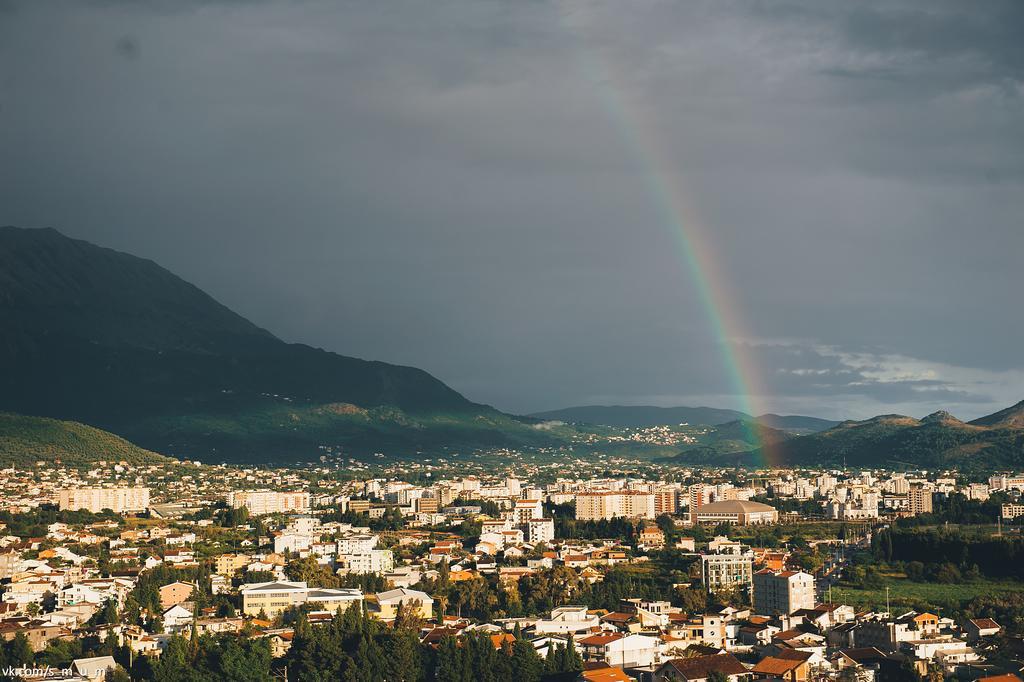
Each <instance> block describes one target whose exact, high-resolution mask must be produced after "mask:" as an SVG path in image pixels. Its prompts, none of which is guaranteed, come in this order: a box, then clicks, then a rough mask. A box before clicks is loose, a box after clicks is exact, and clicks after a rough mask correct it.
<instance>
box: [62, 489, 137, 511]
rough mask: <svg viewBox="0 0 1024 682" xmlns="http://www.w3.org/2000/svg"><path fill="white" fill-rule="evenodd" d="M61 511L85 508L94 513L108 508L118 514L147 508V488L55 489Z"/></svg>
mask: <svg viewBox="0 0 1024 682" xmlns="http://www.w3.org/2000/svg"><path fill="white" fill-rule="evenodd" d="M57 506H58V507H59V508H60V510H61V511H68V510H70V511H75V510H78V509H85V510H87V511H91V512H93V513H94V514H95V513H98V512H101V511H103V510H104V509H110V510H111V511H114V512H116V513H118V514H123V513H125V512H140V511H145V510H146V509H148V508H149V488H144V487H134V488H65V489H63V490H58V491H57Z"/></svg>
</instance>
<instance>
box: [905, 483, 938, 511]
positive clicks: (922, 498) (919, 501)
mask: <svg viewBox="0 0 1024 682" xmlns="http://www.w3.org/2000/svg"><path fill="white" fill-rule="evenodd" d="M907 510H908V511H909V512H910V514H911V516H917V515H918V514H930V513H931V512H932V491H931V488H926V487H925V486H921V485H912V486H910V490H909V492H908V493H907Z"/></svg>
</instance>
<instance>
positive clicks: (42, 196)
mask: <svg viewBox="0 0 1024 682" xmlns="http://www.w3.org/2000/svg"><path fill="white" fill-rule="evenodd" d="M4 7H6V8H7V9H9V10H11V11H9V12H7V13H6V14H5V15H4V16H5V21H3V22H0V120H2V122H3V125H0V148H2V149H3V150H4V160H5V163H4V164H3V165H0V224H6V223H11V224H19V225H25V226H53V227H57V228H58V229H60V230H62V231H63V232H65V233H67V234H69V235H71V236H75V237H80V238H85V239H89V240H92V241H95V242H97V243H101V244H103V245H106V246H111V247H114V248H118V249H121V250H126V251H129V252H132V253H135V254H138V255H140V256H144V257H148V258H152V259H154V260H156V261H158V262H159V263H161V264H162V265H164V266H166V267H168V268H169V269H171V270H172V271H174V272H176V273H178V274H180V275H182V276H184V277H185V278H187V279H189V280H190V281H193V282H194V283H196V284H197V285H199V286H200V287H202V288H203V289H204V290H207V291H208V292H210V293H211V294H212V295H214V296H215V297H217V298H218V299H219V300H221V301H223V302H225V303H226V304H228V305H229V306H231V307H232V308H234V309H236V310H238V311H239V312H241V313H242V314H244V315H246V316H247V317H249V318H251V319H252V320H253V321H254V322H256V323H258V324H260V325H261V326H264V327H267V328H268V329H270V330H271V331H273V332H274V333H275V334H277V335H279V336H281V337H282V338H285V339H288V340H294V341H303V342H306V343H312V344H315V345H318V346H322V347H325V348H328V349H331V350H335V351H338V352H342V353H346V354H350V355H355V356H359V357H368V358H375V359H380V360H385V361H391V362H399V363H402V364H410V365H415V366H419V367H423V368H425V369H427V370H429V371H431V372H433V373H435V374H436V375H438V376H439V377H440V378H441V379H443V380H445V381H447V382H449V383H450V384H452V385H453V386H454V387H455V388H457V389H459V390H461V391H464V392H465V393H467V394H468V395H469V396H470V397H472V398H474V399H477V400H480V401H484V402H488V403H492V404H495V405H497V406H498V407H502V408H505V409H509V410H516V411H522V412H529V411H535V410H540V409H546V408H554V407H561V406H565V405H569V404H574V403H584V402H600V400H598V398H601V397H607V398H608V399H609V401H614V402H634V403H635V402H638V401H643V400H656V401H657V402H658V403H659V404H670V403H672V402H676V403H677V404H679V402H682V403H692V402H702V403H703V404H711V405H721V406H731V407H737V406H739V405H741V404H742V402H743V401H742V396H739V395H737V389H736V388H735V386H734V385H733V382H732V380H731V379H730V372H729V353H728V348H726V347H725V346H724V345H723V341H722V339H721V338H719V337H718V334H717V332H716V330H715V326H714V323H713V320H711V319H709V317H708V314H707V312H706V311H705V309H704V307H703V303H702V294H701V292H700V291H699V287H698V286H697V284H696V283H695V281H694V273H693V272H692V269H691V265H690V263H689V262H688V260H687V258H686V256H685V254H683V253H682V252H680V250H679V247H678V240H679V236H678V235H677V234H676V232H677V231H678V229H679V228H678V227H677V226H678V225H682V227H683V229H686V230H691V229H693V226H692V225H691V224H690V223H691V222H699V227H700V228H701V229H700V231H701V233H702V234H703V235H704V238H705V239H706V241H707V243H708V245H709V246H710V249H709V250H710V251H711V252H714V253H715V254H717V255H716V257H715V258H714V260H713V261H712V262H707V263H703V264H702V265H703V269H704V272H705V273H707V274H708V275H710V276H711V277H712V279H713V280H714V281H716V282H717V281H722V282H726V283H727V284H728V288H730V289H732V290H734V291H735V297H734V300H728V301H726V302H725V303H724V304H722V305H723V308H724V309H723V310H720V311H717V312H719V313H721V314H725V315H726V316H727V317H730V318H733V319H738V320H740V321H741V323H742V326H743V328H744V329H743V332H744V334H745V335H746V336H748V337H749V338H751V339H755V340H758V339H796V340H797V341H796V342H794V343H793V344H791V345H788V346H787V345H778V344H776V345H775V346H772V345H765V344H763V343H762V342H760V341H757V343H758V344H761V345H759V346H758V347H757V348H755V349H754V350H753V351H751V352H753V353H755V354H756V355H757V356H758V358H759V360H758V363H757V364H758V366H760V367H764V368H768V369H769V370H771V371H769V372H768V375H769V376H768V377H767V378H766V379H765V383H766V385H768V386H769V387H770V393H771V394H770V395H765V396H758V397H759V399H761V401H762V402H764V403H767V404H770V405H771V406H772V407H773V409H774V410H775V411H785V410H789V411H802V412H812V413H822V414H824V413H828V416H845V415H857V416H869V415H868V414H867V413H869V412H870V411H872V410H876V409H882V410H886V411H888V410H898V411H907V412H911V413H914V414H922V413H924V412H927V411H931V408H932V407H933V406H935V405H937V404H938V403H940V402H943V401H949V404H947V405H943V406H944V407H951V406H962V409H963V411H964V413H965V414H966V413H968V412H971V411H972V410H980V409H987V405H988V403H986V402H984V400H990V401H992V402H995V401H1000V400H1007V401H1008V402H1016V400H1017V399H1019V396H1017V397H1014V398H1013V400H1012V401H1011V400H1009V398H1010V393H1012V390H1011V389H1012V387H1013V386H1012V385H1013V382H1014V381H1017V382H1018V383H1017V385H1018V386H1019V385H1024V384H1021V383H1020V382H1019V378H1020V374H1019V372H1020V371H1021V369H1022V364H1021V359H1020V348H1019V346H1020V339H1021V338H1024V316H1021V315H1015V314H1014V311H1016V310H1017V309H1019V292H1020V291H1021V289H1022V288H1024V279H1022V277H1024V276H1022V270H1021V267H1020V262H1019V261H1020V254H1021V253H1024V231H1022V230H1021V229H1020V216H1021V215H1022V214H1024V124H1022V121H1024V98H1022V97H1021V94H1022V92H1021V78H1020V69H1021V64H1022V57H1021V50H1022V47H1021V42H1020V41H1019V40H1016V37H1017V35H1016V34H1017V33H1019V30H1018V28H1017V27H1019V26H1020V25H1021V22H1020V11H1021V4H1020V3H1017V2H1005V3H1004V2H995V1H992V2H986V3H984V8H985V9H984V10H981V9H978V8H977V7H975V6H974V5H971V6H966V5H963V4H962V3H955V2H932V1H929V0H922V1H920V2H912V1H910V0H899V1H896V2H867V3H856V4H851V3H847V2H841V1H838V0H837V1H824V0H804V1H799V2H798V1H791V2H785V3H778V2H772V3H760V2H757V3H750V2H739V1H735V2H734V1H730V0H721V1H720V0H714V1H707V2H687V3H678V2H671V1H669V0H656V1H654V2H649V3H643V4H641V5H630V6H629V7H628V9H627V8H626V7H625V6H624V5H623V4H622V3H619V2H613V1H609V0H605V1H601V0H598V1H596V2H593V1H587V2H578V1H576V0H560V1H557V2H556V1H554V0H552V1H551V2H547V1H536V2H517V3H510V2H498V1H486V0H485V1H483V2H479V1H475V0H474V1H470V0H439V1H438V2H431V3H421V2H405V1H403V0H398V1H397V2H387V3H365V2H340V3H339V2H328V1H326V0H306V1H305V2H301V3H299V2H291V3H275V2H262V1H252V2H249V1H246V0H238V1H231V0H224V1H211V2H202V1H199V0H196V1H195V2H186V3H179V2H160V1H156V0H154V1H153V2H142V3H135V2H132V3H129V2H114V1H106V2H100V1H97V2H90V3H81V2H72V1H71V0H63V1H62V0H55V1H54V2H47V3H39V2H31V1H29V0H13V1H12V0H6V1H5V0H0V8H4ZM71 112H73V113H71ZM639 140H643V141H644V144H640V143H639ZM652 150H653V151H654V152H656V154H657V156H659V157H660V158H662V159H663V160H664V162H663V163H662V164H655V163H653V162H652ZM661 166H665V167H667V169H668V171H669V173H668V175H667V177H663V178H660V180H661V181H663V183H664V184H666V185H667V186H668V187H669V188H670V189H671V190H672V191H673V192H675V193H676V194H678V196H685V197H688V199H687V202H686V204H687V205H686V209H687V210H686V211H685V213H687V214H688V215H686V216H678V215H668V214H666V212H665V207H664V201H663V197H662V196H660V195H658V194H657V193H656V192H652V187H657V186H658V179H657V178H654V177H653V174H654V173H655V172H657V171H658V170H659V168H660V167H661ZM692 216H696V217H697V218H698V219H699V220H696V221H695V220H694V219H693V218H692ZM714 293H716V294H717V293H719V292H717V291H715V292H714ZM730 333H736V330H732V331H731V332H730ZM858 354H864V355H865V357H859V356H858ZM776 370H777V371H776ZM928 372H933V374H931V375H929V374H928ZM677 401H679V402H677ZM979 401H980V402H979ZM775 408H777V409H775ZM957 409H960V408H957Z"/></svg>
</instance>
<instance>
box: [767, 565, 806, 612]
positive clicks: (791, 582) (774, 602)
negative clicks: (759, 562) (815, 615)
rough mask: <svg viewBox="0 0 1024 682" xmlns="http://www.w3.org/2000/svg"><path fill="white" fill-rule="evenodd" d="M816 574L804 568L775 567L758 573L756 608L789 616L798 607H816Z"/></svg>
mask: <svg viewBox="0 0 1024 682" xmlns="http://www.w3.org/2000/svg"><path fill="white" fill-rule="evenodd" d="M815 596H816V595H815V592H814V576H813V575H811V574H809V573H804V572H803V571H772V570H770V569H767V568H766V569H764V570H763V571H758V572H757V573H755V574H754V612H755V613H757V614H760V615H764V616H779V615H782V616H788V615H789V614H791V613H793V612H794V611H797V610H798V609H813V608H814V603H815Z"/></svg>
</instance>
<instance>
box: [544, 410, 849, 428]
mask: <svg viewBox="0 0 1024 682" xmlns="http://www.w3.org/2000/svg"><path fill="white" fill-rule="evenodd" d="M530 416H531V417H536V418H538V419H551V420H558V421H564V422H572V423H578V424H599V425H603V426H625V427H645V426H662V425H666V424H706V425H709V426H718V425H719V424H727V423H729V422H735V421H757V422H758V423H759V424H762V425H763V426H768V427H771V428H773V429H778V430H780V431H787V432H790V433H797V434H803V433H814V432H816V431H824V430H825V429H829V428H832V427H833V426H836V425H837V424H839V422H836V421H829V420H827V419H818V418H817V417H802V416H798V415H793V416H780V415H777V414H764V415H761V416H760V417H757V418H756V419H755V418H754V417H752V416H751V415H749V414H745V413H743V412H738V411H736V410H726V409H719V408H715V407H654V406H652V405H586V406H582V407H566V408H564V409H561V410H551V411H548V412H535V413H533V414H531V415H530Z"/></svg>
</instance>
